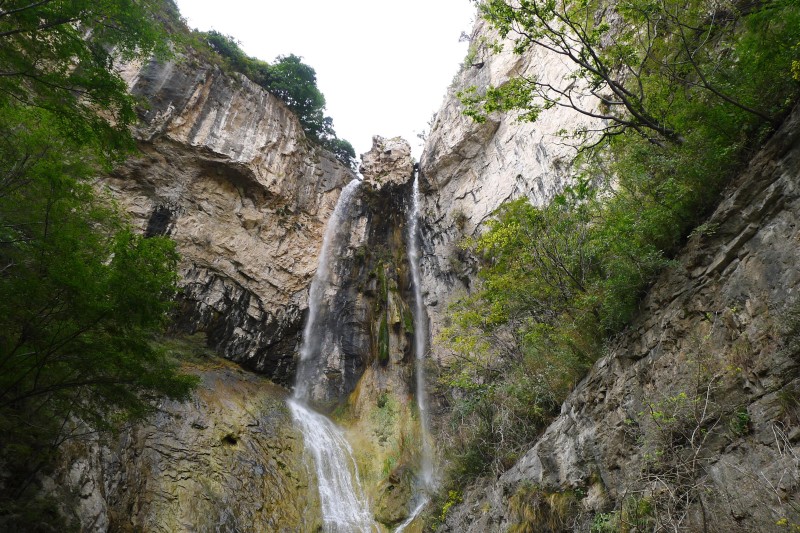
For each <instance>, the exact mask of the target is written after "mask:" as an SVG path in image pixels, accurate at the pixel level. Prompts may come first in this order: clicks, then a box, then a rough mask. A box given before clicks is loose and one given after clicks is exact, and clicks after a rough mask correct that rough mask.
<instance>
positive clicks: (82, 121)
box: [0, 0, 168, 154]
mask: <svg viewBox="0 0 800 533" xmlns="http://www.w3.org/2000/svg"><path fill="white" fill-rule="evenodd" d="M164 13H165V8H164V1H163V0H99V1H94V0H74V1H69V2H64V1H60V0H39V1H33V2H32V1H29V0H7V1H5V2H3V3H2V6H0V100H2V102H3V103H8V102H16V103H18V104H22V105H25V106H30V107H39V108H42V109H46V110H48V111H50V112H52V113H53V115H54V116H55V117H58V119H59V120H60V126H61V127H62V130H61V131H63V133H64V134H65V135H71V136H73V137H76V138H79V139H81V140H83V141H88V140H92V141H93V142H96V141H102V143H103V148H104V149H105V150H106V151H107V152H108V153H117V154H119V153H120V151H121V150H126V149H129V148H130V147H131V146H132V142H131V139H130V135H129V134H128V130H127V128H128V126H129V125H130V124H131V123H132V122H133V121H134V120H135V119H136V114H135V112H134V103H135V102H134V100H133V98H132V97H131V96H130V95H129V94H128V91H127V86H126V85H125V82H124V81H123V80H122V78H120V77H119V76H118V75H117V74H116V73H115V72H114V70H113V69H112V63H113V60H114V57H117V58H119V59H123V60H126V59H131V58H133V57H147V56H150V55H151V54H154V53H155V54H161V55H163V54H166V53H167V52H168V47H167V44H166V43H167V41H166V34H165V32H164V30H163V27H162V25H161V24H160V23H159V21H158V16H159V15H160V14H164ZM98 110H102V111H103V112H102V113H98Z"/></svg>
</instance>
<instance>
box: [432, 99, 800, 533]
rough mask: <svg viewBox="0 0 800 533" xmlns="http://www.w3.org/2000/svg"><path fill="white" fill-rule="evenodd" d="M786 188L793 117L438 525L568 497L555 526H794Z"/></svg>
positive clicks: (799, 157)
mask: <svg viewBox="0 0 800 533" xmlns="http://www.w3.org/2000/svg"><path fill="white" fill-rule="evenodd" d="M798 183H800V109H795V112H794V113H793V115H792V116H791V117H790V119H789V120H787V121H786V123H785V124H784V126H783V127H782V129H781V130H780V131H779V132H778V133H777V134H775V135H774V137H773V138H772V139H771V140H770V141H769V142H768V144H767V145H766V146H765V147H764V149H763V150H762V151H761V152H760V153H759V154H758V155H757V157H755V158H754V159H753V161H752V162H751V164H750V166H749V168H748V169H747V170H746V171H745V172H744V173H743V174H742V175H741V176H740V177H739V178H738V179H737V180H736V181H735V182H734V183H733V184H732V185H731V186H730V187H729V190H728V191H727V192H726V194H725V195H724V200H723V201H722V203H721V204H720V206H719V207H718V208H717V210H716V211H715V213H714V214H713V215H712V216H711V218H710V219H709V220H708V222H707V224H706V225H705V227H706V228H707V229H708V231H707V232H705V233H703V234H698V235H695V236H693V237H692V238H691V239H690V241H689V243H688V245H687V247H686V249H685V250H684V251H683V252H682V253H681V254H680V255H679V257H678V258H677V261H676V264H675V265H674V266H673V267H672V268H670V269H668V270H667V271H666V272H664V274H663V275H662V276H661V277H660V278H659V280H658V281H657V283H656V284H655V286H654V287H653V288H652V290H651V291H650V292H649V294H648V296H647V297H646V299H645V300H644V302H643V305H642V308H641V314H640V316H639V317H638V318H637V319H636V320H635V321H634V323H633V324H632V325H631V327H630V328H629V330H628V332H627V333H625V334H624V335H622V336H621V338H620V339H618V341H617V342H614V343H613V344H612V345H611V346H610V347H609V350H608V355H607V356H606V357H604V358H603V359H601V360H600V361H598V363H597V364H596V365H595V366H594V368H593V369H592V371H591V372H590V373H589V375H588V376H587V377H586V378H585V379H584V380H583V381H582V382H581V383H580V384H579V385H578V387H577V388H576V390H575V391H574V392H573V393H572V394H571V395H570V397H569V398H568V399H567V401H566V402H565V403H564V404H563V406H562V409H561V414H560V416H559V417H558V418H557V419H556V420H555V421H554V422H553V423H552V424H551V425H550V427H549V428H548V429H547V430H546V431H545V433H544V434H543V435H542V436H541V438H540V439H539V440H538V441H537V442H536V444H535V445H534V446H533V448H532V449H531V450H530V451H528V452H527V453H526V454H525V455H524V456H523V457H522V458H521V459H520V461H519V462H518V463H517V464H516V465H515V466H514V467H513V468H511V469H510V470H509V471H508V472H506V473H505V474H503V475H502V476H501V477H500V478H499V479H498V480H497V481H496V482H495V483H494V484H491V485H490V486H489V487H488V488H487V487H481V488H480V489H475V490H473V491H471V492H470V493H468V494H466V495H465V503H464V504H462V505H460V506H458V507H456V508H455V509H454V510H453V512H452V513H451V515H450V516H449V518H448V521H447V526H446V527H445V528H444V530H447V531H476V532H477V531H481V532H489V531H506V530H507V529H508V527H509V526H512V525H514V524H515V523H517V522H518V521H519V508H520V505H519V503H520V501H527V502H529V503H528V504H527V505H529V506H534V505H536V501H539V502H541V501H545V500H546V499H547V498H548V497H550V496H549V495H553V494H560V495H562V496H566V499H564V498H562V499H561V500H560V501H562V502H564V501H570V502H571V503H572V506H571V507H570V510H569V512H567V513H564V516H563V517H562V518H563V521H560V522H559V521H556V522H554V523H556V524H560V529H558V530H574V531H588V530H589V529H590V527H591V526H592V524H594V525H595V526H596V527H599V526H598V524H601V523H607V524H611V525H609V526H608V527H610V528H611V529H601V530H602V531H605V530H608V531H616V530H621V529H619V528H622V527H623V526H622V525H620V524H623V522H620V520H624V521H626V522H625V523H626V524H627V526H626V527H628V528H630V527H636V530H647V531H650V530H675V531H712V532H715V531H719V532H723V531H724V532H739V531H741V532H746V531H764V532H767V531H786V530H788V529H790V528H793V527H798V524H800V512H799V511H798V510H799V509H800V459H798V458H800V403H798V394H799V393H800V357H798V354H799V353H800V350H799V347H800V344H799V343H798V340H799V337H798V334H799V333H798V332H800V328H799V327H798V305H800V300H798V296H797V293H798V290H799V289H800V270H798V265H800V248H798V246H797V242H798V240H800V226H799V225H798V223H797V221H798V219H799V218H800V187H799V186H798ZM533 488H535V490H534V489H533ZM536 491H539V492H536ZM520 494H523V496H522V498H521V499H520V497H519V495H520ZM526 494H527V495H528V496H524V495H526ZM533 494H539V500H536V498H535V497H534V496H532V495H533ZM514 495H517V498H516V499H515V501H516V503H517V510H516V511H514V510H513V509H511V506H510V504H509V501H510V499H511V498H512V497H514ZM526 498H527V500H526ZM551 501H553V500H551ZM626 509H627V510H626ZM539 510H540V511H543V512H544V516H553V515H552V513H551V514H550V515H547V513H549V512H550V511H551V510H552V509H551V508H549V507H547V506H544V507H542V506H540V507H539ZM600 513H608V514H606V515H602V514H600ZM540 516H542V515H541V514H540ZM613 520H617V522H613ZM604 521H605V522H604ZM615 523H616V524H617V526H614V525H613V524H615ZM614 527H617V528H618V529H614ZM659 528H661V529H659Z"/></svg>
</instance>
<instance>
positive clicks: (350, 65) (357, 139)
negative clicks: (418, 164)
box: [177, 0, 475, 159]
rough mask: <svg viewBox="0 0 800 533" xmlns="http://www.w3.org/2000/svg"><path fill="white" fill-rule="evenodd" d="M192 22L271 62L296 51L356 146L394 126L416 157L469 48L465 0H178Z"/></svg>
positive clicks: (469, 10)
mask: <svg viewBox="0 0 800 533" xmlns="http://www.w3.org/2000/svg"><path fill="white" fill-rule="evenodd" d="M177 2H178V5H179V7H180V10H181V13H182V14H183V16H184V17H186V19H187V20H188V22H189V25H190V26H191V27H193V28H197V29H200V30H208V29H215V30H217V31H219V32H222V33H225V34H228V35H231V36H233V37H235V38H236V39H237V40H239V41H240V43H241V47H242V49H243V50H244V51H245V52H246V53H247V54H248V55H251V56H255V57H258V58H260V59H264V60H266V61H269V62H272V61H273V60H274V59H275V57H276V56H278V55H288V54H296V55H299V56H302V57H303V60H304V62H305V63H306V64H308V65H310V66H312V67H313V68H314V69H315V70H316V72H317V86H318V87H319V88H320V90H321V91H322V92H323V94H324V95H325V99H326V101H327V114H328V115H329V116H331V117H333V125H334V128H335V129H336V132H337V134H338V135H339V137H341V138H344V139H347V140H348V141H350V142H351V143H352V144H353V147H354V148H355V150H356V154H357V155H359V154H361V153H363V152H365V151H367V150H369V148H370V147H371V146H372V135H376V134H377V135H382V136H384V137H394V136H396V135H400V136H403V137H405V138H406V140H408V141H409V143H411V147H412V151H413V152H414V154H415V156H416V157H417V159H419V152H420V150H421V147H420V141H419V139H417V137H416V134H417V133H420V132H421V131H423V130H425V129H427V122H428V120H429V119H430V117H431V115H432V114H433V113H434V112H435V111H438V109H439V106H440V105H441V103H442V98H443V97H444V94H445V91H446V90H447V86H448V85H449V84H450V82H451V80H452V79H453V76H454V75H455V74H456V71H457V70H458V65H459V63H460V62H461V60H462V59H463V58H464V56H465V55H466V53H467V43H463V42H461V43H460V42H458V38H459V36H460V34H461V32H462V31H466V32H467V33H469V31H470V29H471V26H472V21H473V19H474V11H475V9H474V6H473V4H472V3H471V2H470V1H469V0H391V1H389V0H305V1H303V0H280V1H277V0H261V1H259V0H222V1H220V0H177Z"/></svg>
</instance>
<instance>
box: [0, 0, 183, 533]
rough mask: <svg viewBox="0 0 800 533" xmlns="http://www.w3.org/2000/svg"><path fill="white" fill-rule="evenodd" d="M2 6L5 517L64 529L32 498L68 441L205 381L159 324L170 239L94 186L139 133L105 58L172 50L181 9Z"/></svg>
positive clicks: (119, 1)
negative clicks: (172, 347)
mask: <svg viewBox="0 0 800 533" xmlns="http://www.w3.org/2000/svg"><path fill="white" fill-rule="evenodd" d="M0 9H2V10H1V11H0V528H6V529H9V530H10V529H16V530H23V529H24V530H28V529H35V528H37V527H40V525H41V524H42V523H43V522H48V521H49V522H52V523H51V526H50V527H51V528H52V527H56V528H57V526H54V525H53V524H54V523H57V522H58V517H59V513H58V512H57V511H55V510H54V508H52V507H48V504H47V502H46V501H44V500H40V499H33V498H32V495H33V494H34V493H35V491H36V485H35V483H34V482H35V480H36V473H37V472H38V471H40V469H42V468H46V467H47V465H48V464H49V463H50V460H51V459H52V458H53V457H54V455H55V454H56V452H57V451H58V448H59V446H60V444H61V443H63V442H64V441H65V440H66V439H69V438H71V437H73V436H74V435H75V431H76V430H78V429H79V428H81V427H82V426H81V425H82V424H87V426H83V427H89V428H92V430H98V429H100V430H104V429H111V428H115V427H118V425H119V424H120V423H122V422H124V421H127V420H132V419H136V418H139V417H141V416H143V415H145V414H147V413H149V412H151V411H152V410H153V408H154V401H155V400H156V399H158V398H163V397H169V398H175V399H181V398H185V397H186V396H187V394H188V393H189V391H190V390H191V388H192V387H193V385H194V384H195V382H196V379H195V378H194V377H190V376H186V375H183V374H182V373H181V372H180V369H179V367H178V364H177V363H176V362H175V361H173V360H172V359H170V358H169V357H168V356H167V354H166V353H165V352H164V351H163V350H161V349H160V348H159V345H158V343H157V342H156V337H155V336H156V335H157V334H158V333H159V332H160V331H161V330H162V329H163V327H164V325H165V323H166V321H167V319H168V313H169V311H170V309H171V303H170V302H171V298H172V296H173V295H174V293H175V289H176V281H177V276H176V262H177V254H176V251H175V246H174V244H173V243H172V242H170V241H169V240H168V239H166V238H152V239H145V238H143V237H142V236H140V235H136V234H134V233H133V232H132V230H131V228H129V227H128V225H127V223H126V222H125V220H124V217H122V216H121V215H120V214H119V213H118V211H117V209H116V208H115V207H114V205H113V202H112V201H111V200H110V198H105V197H102V196H101V195H99V194H98V193H97V191H96V189H95V183H94V177H95V176H97V175H98V174H100V173H102V172H104V171H105V169H107V168H108V167H109V166H110V165H112V164H113V163H114V162H115V161H117V160H118V159H119V158H121V157H122V156H124V155H125V154H126V153H128V151H129V149H130V148H132V147H133V146H134V142H133V139H132V136H131V134H130V131H129V129H128V126H129V125H130V124H131V123H132V121H133V120H134V119H135V113H134V105H135V101H134V100H133V99H132V98H131V97H130V95H128V93H127V88H126V85H125V83H124V82H123V80H122V79H121V78H120V77H119V76H118V75H117V74H116V73H115V72H114V70H113V69H112V59H113V58H121V59H133V58H141V59H146V58H148V57H150V55H151V54H152V53H154V52H156V53H159V52H166V50H167V49H168V43H167V41H166V39H165V32H164V30H163V27H162V22H165V21H167V20H173V21H174V17H175V11H174V6H173V5H172V4H169V3H166V4H165V3H162V2H157V1H149V0H101V1H99V2H84V1H75V2H61V1H55V0H42V1H36V2H21V1H14V0H8V1H6V2H2V6H0ZM112 50H113V52H112ZM112 56H113V57H112ZM41 527H44V526H41Z"/></svg>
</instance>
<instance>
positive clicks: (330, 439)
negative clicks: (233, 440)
mask: <svg viewBox="0 0 800 533" xmlns="http://www.w3.org/2000/svg"><path fill="white" fill-rule="evenodd" d="M289 409H291V411H292V418H294V420H295V422H297V424H298V426H299V427H300V431H302V432H303V439H304V442H305V447H306V450H307V451H308V453H309V454H310V455H311V456H312V458H313V460H314V466H315V467H316V474H317V483H318V486H319V499H320V504H321V505H322V519H323V521H324V526H323V528H324V531H326V532H328V533H351V532H354V531H360V532H368V531H373V530H374V529H375V528H374V522H373V520H372V513H370V510H369V504H368V503H367V499H366V497H365V496H364V489H363V488H362V487H361V481H360V480H359V478H358V468H357V467H356V461H355V458H354V457H353V450H352V448H350V444H349V443H348V442H347V440H346V439H345V438H344V435H343V434H342V430H341V429H339V428H338V427H337V426H336V424H334V423H333V422H331V421H330V420H328V419H327V418H326V417H324V416H322V415H321V414H319V413H315V412H314V411H312V410H311V409H309V408H308V407H306V406H305V405H303V404H302V403H300V402H299V401H298V400H295V399H292V400H290V401H289Z"/></svg>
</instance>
